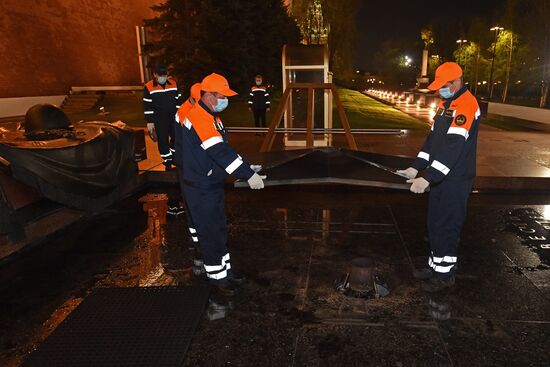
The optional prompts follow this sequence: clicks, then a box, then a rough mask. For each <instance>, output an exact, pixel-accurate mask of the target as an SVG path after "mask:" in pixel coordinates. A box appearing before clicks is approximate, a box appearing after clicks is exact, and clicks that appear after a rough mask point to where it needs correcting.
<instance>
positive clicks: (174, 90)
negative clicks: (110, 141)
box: [143, 65, 181, 170]
mask: <svg viewBox="0 0 550 367" xmlns="http://www.w3.org/2000/svg"><path fill="white" fill-rule="evenodd" d="M153 75H154V79H153V80H150V81H149V82H147V84H145V87H144V88H143V113H144V115H145V120H146V121H147V130H148V131H149V135H150V136H151V138H152V139H153V140H156V141H157V142H158V149H159V153H160V156H161V158H162V163H163V164H164V166H165V167H166V169H167V170H169V169H172V165H173V156H172V155H173V153H174V145H173V144H174V142H173V140H174V124H175V118H174V116H175V114H176V111H177V110H178V108H179V107H180V105H181V93H180V92H179V90H178V86H177V85H176V82H175V81H174V80H173V79H171V78H169V77H168V72H167V70H166V66H164V65H159V66H157V67H155V69H154V73H153Z"/></svg>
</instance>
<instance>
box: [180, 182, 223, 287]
mask: <svg viewBox="0 0 550 367" xmlns="http://www.w3.org/2000/svg"><path fill="white" fill-rule="evenodd" d="M183 191H184V196H185V201H186V203H187V208H188V212H189V215H190V217H191V219H192V225H193V226H194V229H195V231H196V233H191V235H192V236H193V235H194V236H195V237H197V240H198V241H199V242H200V251H201V254H202V258H203V261H204V269H205V270H206V276H207V277H208V278H209V280H210V281H211V282H212V283H220V282H224V281H226V279H227V277H228V275H229V276H230V275H231V262H230V258H229V250H228V248H227V219H226V217H225V193H224V189H223V188H216V189H209V190H205V189H198V188H195V187H192V186H189V185H186V184H184V185H183ZM190 228H192V227H191V225H190Z"/></svg>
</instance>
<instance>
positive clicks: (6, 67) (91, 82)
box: [0, 0, 162, 98]
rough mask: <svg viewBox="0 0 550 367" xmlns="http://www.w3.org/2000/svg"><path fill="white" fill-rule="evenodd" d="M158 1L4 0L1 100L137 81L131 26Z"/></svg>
mask: <svg viewBox="0 0 550 367" xmlns="http://www.w3.org/2000/svg"><path fill="white" fill-rule="evenodd" d="M160 2H162V1H161V0H131V1H128V0H41V1H32V2H28V1H21V0H3V1H2V5H0V10H1V11H0V34H1V35H2V38H1V39H0V85H2V86H3V88H0V98H6V97H30V96H45V95H59V94H66V93H67V92H68V91H69V89H70V88H71V87H72V86H96V85H101V86H104V85H139V84H141V76H140V75H141V74H140V60H139V57H138V46H137V37H136V28H135V27H136V26H141V25H142V24H143V19H145V18H150V17H152V16H153V15H154V13H153V11H152V10H151V9H150V6H152V5H154V4H157V3H160Z"/></svg>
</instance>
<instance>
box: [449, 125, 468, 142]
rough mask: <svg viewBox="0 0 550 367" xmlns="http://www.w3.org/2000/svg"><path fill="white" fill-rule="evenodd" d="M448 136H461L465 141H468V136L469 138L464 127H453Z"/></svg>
mask: <svg viewBox="0 0 550 367" xmlns="http://www.w3.org/2000/svg"><path fill="white" fill-rule="evenodd" d="M447 134H456V135H460V136H463V137H464V138H465V139H468V136H469V134H468V130H466V129H465V128H463V127H456V126H451V127H450V128H449V130H448V131H447Z"/></svg>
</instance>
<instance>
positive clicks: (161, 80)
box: [157, 76, 168, 84]
mask: <svg viewBox="0 0 550 367" xmlns="http://www.w3.org/2000/svg"><path fill="white" fill-rule="evenodd" d="M167 80H168V77H166V76H157V82H158V83H159V84H165V83H166V81H167Z"/></svg>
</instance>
